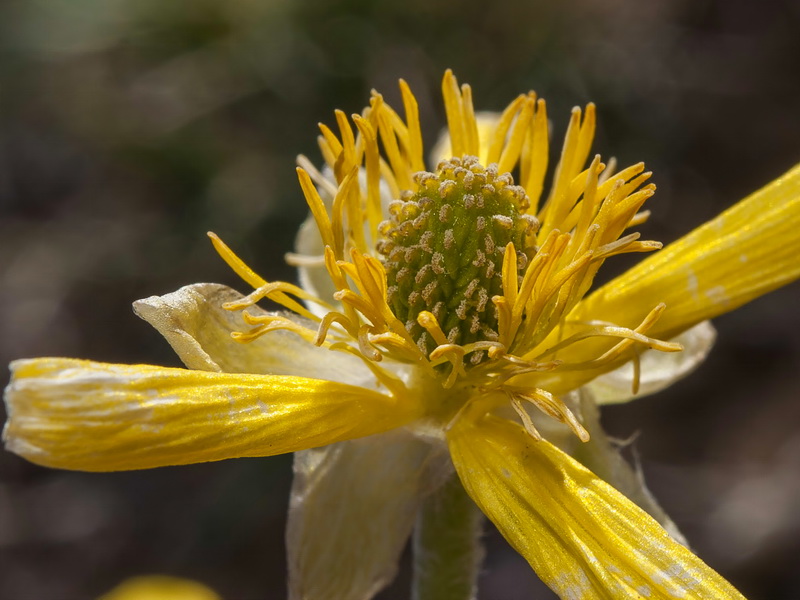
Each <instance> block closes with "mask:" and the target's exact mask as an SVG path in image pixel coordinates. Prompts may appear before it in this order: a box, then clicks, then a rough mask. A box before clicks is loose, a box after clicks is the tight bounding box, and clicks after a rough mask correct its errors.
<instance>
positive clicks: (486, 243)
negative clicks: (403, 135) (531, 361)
mask: <svg viewBox="0 0 800 600" xmlns="http://www.w3.org/2000/svg"><path fill="white" fill-rule="evenodd" d="M414 181H415V183H416V184H417V186H416V187H417V191H416V192H405V193H404V194H403V195H402V197H401V199H400V200H396V201H394V202H392V203H391V204H390V205H389V216H390V218H389V219H388V220H386V221H384V222H383V223H381V225H380V228H379V233H380V235H381V240H380V241H379V243H378V245H377V250H378V252H379V253H380V254H381V255H382V256H383V257H384V260H383V263H384V268H385V269H386V277H387V285H388V289H387V296H388V298H387V299H388V302H389V306H391V308H392V312H393V313H394V314H395V315H396V316H397V318H398V319H400V320H401V321H403V322H404V323H405V326H406V329H407V330H408V332H409V333H410V334H411V336H412V338H413V339H414V340H415V341H416V343H417V345H418V346H419V348H420V350H422V351H423V352H424V353H425V354H426V355H427V354H429V353H430V352H431V351H432V350H433V349H434V348H435V347H436V345H437V344H436V342H435V341H434V340H433V339H432V338H431V336H430V334H429V333H428V331H426V329H425V328H424V327H423V326H422V325H421V324H420V323H419V315H420V313H422V312H423V311H428V312H430V313H431V314H433V316H434V317H435V318H436V321H437V322H438V323H439V325H440V327H441V329H442V331H443V332H444V333H445V335H446V336H447V341H448V342H449V343H450V344H457V345H465V344H470V343H473V342H478V341H495V340H497V338H498V332H497V318H498V315H497V308H496V307H495V306H494V304H493V303H492V302H491V299H492V297H494V296H496V295H500V294H502V293H503V280H502V274H501V272H502V265H503V255H504V252H505V249H506V246H507V245H508V243H509V242H511V243H513V245H514V247H515V248H519V249H521V250H517V251H516V252H517V269H518V272H520V273H522V272H524V269H525V266H526V264H527V263H528V260H529V259H530V258H532V256H533V254H534V253H535V246H534V245H533V244H532V243H531V244H529V243H528V239H529V238H530V239H532V235H533V234H534V233H535V231H536V227H537V221H536V219H535V218H534V217H532V216H530V215H527V214H525V211H526V209H527V208H528V207H529V205H530V204H529V200H528V196H527V194H526V193H525V190H524V188H522V187H521V186H517V185H514V181H513V179H512V176H511V174H510V173H503V174H499V173H498V171H497V165H495V164H492V165H489V166H488V167H484V166H483V165H481V164H480V162H479V161H478V159H477V158H476V157H474V156H465V157H463V158H458V157H454V158H450V159H449V160H445V161H442V162H441V163H440V164H439V165H438V167H437V170H436V173H430V172H425V171H423V172H419V173H416V174H415V175H414ZM520 278H521V276H520ZM483 358H484V353H483V352H475V353H473V354H472V355H471V356H470V361H471V362H472V363H473V364H476V363H478V362H480V361H481V360H482V359H483Z"/></svg>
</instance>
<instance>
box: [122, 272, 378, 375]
mask: <svg viewBox="0 0 800 600" xmlns="http://www.w3.org/2000/svg"><path fill="white" fill-rule="evenodd" d="M242 298H243V296H242V295H241V294H240V293H239V292H237V291H236V290H233V289H231V288H229V287H227V286H224V285H220V284H217V283H197V284H194V285H187V286H185V287H182V288H181V289H179V290H178V291H176V292H173V293H171V294H166V295H165V296H151V297H149V298H145V299H144V300H138V301H137V302H134V304H133V309H134V311H135V312H136V314H137V315H139V316H140V317H141V318H142V319H144V320H145V321H147V322H148V323H150V325H152V326H153V327H155V328H156V329H157V330H158V332H159V333H160V334H161V335H163V336H164V337H165V338H166V339H167V341H168V342H169V343H170V345H171V346H172V348H173V349H174V350H175V352H176V353H177V354H178V356H179V357H180V358H181V360H182V361H183V363H184V364H185V365H186V366H187V367H189V368H190V369H198V370H200V371H216V372H224V373H257V374H258V373H269V374H271V375H296V376H300V377H313V378H315V379H327V380H330V381H339V382H342V383H351V384H354V385H364V384H366V383H367V382H371V381H372V380H373V378H372V376H371V374H370V372H369V370H368V369H366V368H365V367H364V366H363V364H362V363H361V361H359V360H358V359H357V358H355V357H353V356H350V355H347V354H343V353H340V352H331V351H330V350H326V349H324V348H318V347H316V346H314V345H313V344H310V343H308V342H306V341H305V340H303V339H302V338H301V337H300V336H298V335H297V334H295V333H291V332H289V331H271V332H270V334H269V336H265V337H259V338H256V339H254V340H252V341H251V342H248V343H246V344H243V343H241V342H237V341H236V340H234V339H233V338H232V337H231V332H235V331H248V330H249V329H250V325H248V324H247V323H246V322H245V321H244V319H243V318H242V312H240V311H229V310H225V309H224V308H222V306H223V305H224V304H226V303H228V302H236V301H238V300H241V299H242ZM247 313H248V314H249V315H251V316H253V317H255V318H259V317H263V316H266V315H268V314H275V313H267V312H266V311H264V310H262V309H261V308H259V307H258V306H252V307H250V308H248V309H247ZM280 315H281V316H282V317H283V318H286V319H290V320H291V321H293V322H295V323H296V324H297V325H299V326H301V327H305V328H308V329H310V330H316V329H317V324H316V323H313V322H311V321H309V320H308V319H304V318H302V317H299V316H297V315H294V314H292V313H289V312H283V313H280Z"/></svg>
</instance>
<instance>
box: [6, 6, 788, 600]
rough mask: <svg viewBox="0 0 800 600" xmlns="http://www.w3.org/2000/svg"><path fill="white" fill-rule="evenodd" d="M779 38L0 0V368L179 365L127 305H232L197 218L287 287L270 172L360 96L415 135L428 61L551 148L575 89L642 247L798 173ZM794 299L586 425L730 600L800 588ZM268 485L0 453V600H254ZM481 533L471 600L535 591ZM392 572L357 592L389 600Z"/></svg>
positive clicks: (218, 471) (267, 577)
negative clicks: (535, 124)
mask: <svg viewBox="0 0 800 600" xmlns="http://www.w3.org/2000/svg"><path fill="white" fill-rule="evenodd" d="M798 30H800V5H798V3H797V2H796V1H794V0H770V1H765V2H752V1H750V0H653V1H648V2H639V1H636V0H607V1H605V2H596V1H592V0H563V1H559V2H555V1H551V2H542V1H531V2H522V1H519V2H513V1H509V0H498V1H495V2H493V3H491V4H489V3H485V2H477V1H474V0H469V1H466V2H432V1H431V0H388V1H383V2H370V1H368V0H331V1H323V0H295V1H292V0H226V1H224V2H221V1H218V0H170V1H169V2H164V1H162V0H6V1H5V2H3V3H2V4H1V5H0V80H1V83H0V94H1V96H0V102H1V103H2V104H1V106H2V109H1V110H0V123H1V124H2V128H1V129H0V362H1V363H6V362H8V361H9V360H12V359H14V358H20V357H32V356H39V355H63V356H74V357H86V358H92V359H96V360H104V361H118V362H145V363H155V364H162V365H175V366H177V365H178V362H177V360H176V358H175V357H174V356H173V354H172V352H171V350H170V349H169V347H168V345H167V344H166V342H164V341H163V340H162V339H161V338H160V337H159V336H158V335H157V334H156V333H155V331H153V330H151V329H150V328H149V326H147V325H146V324H145V323H143V322H142V321H140V320H139V319H137V318H136V317H135V316H134V315H133V313H132V312H131V310H130V302H131V301H132V300H134V299H137V298H142V297H146V296H149V295H152V294H162V293H166V292H169V291H172V290H174V289H177V288H178V287H180V286H182V285H184V284H188V283H192V282H197V281H215V282H222V283H227V284H230V285H233V286H236V287H238V288H239V289H243V288H244V287H245V286H244V284H242V283H241V282H239V281H237V279H236V278H235V276H234V275H233V274H232V273H231V272H230V271H229V270H228V269H227V268H226V267H225V265H224V264H223V263H222V261H221V260H220V259H219V258H218V257H217V256H216V255H215V253H214V252H213V251H212V248H211V246H210V244H209V243H208V240H207V238H206V236H205V232H206V231H207V230H209V229H212V230H214V231H216V232H217V233H218V234H220V235H221V236H222V237H223V238H224V239H226V240H227V241H228V243H229V244H231V245H232V246H233V247H234V248H236V249H237V251H239V252H240V254H241V256H242V257H243V258H244V259H245V260H247V261H248V262H249V263H250V264H251V265H252V266H253V267H255V268H256V269H257V270H258V271H260V272H261V273H263V274H265V275H266V276H267V277H269V278H271V279H289V280H291V279H292V278H293V273H292V271H291V270H290V269H289V268H288V267H286V265H285V264H284V263H283V259H282V257H283V254H284V253H285V252H287V251H289V250H291V248H292V242H293V236H294V232H295V231H296V229H297V226H298V225H299V223H300V222H301V220H302V219H303V218H304V216H305V213H306V209H305V206H304V202H303V200H302V196H301V194H300V192H299V190H298V186H297V183H296V179H295V174H294V170H293V164H294V158H295V156H296V155H297V154H298V153H305V154H307V155H309V156H310V157H312V159H313V160H315V161H317V160H318V159H319V155H318V153H317V150H316V142H315V138H316V135H317V129H316V123H317V122H318V121H325V122H327V123H331V122H332V121H333V114H332V111H333V109H334V108H337V107H338V108H342V109H344V110H345V111H346V112H355V111H360V110H361V108H362V107H363V105H364V104H365V103H366V100H367V98H368V94H369V91H370V89H371V88H377V89H379V90H380V91H382V92H383V93H384V94H385V96H386V97H387V98H388V99H389V100H393V101H395V102H397V100H398V91H397V85H396V80H397V78H398V77H404V78H405V79H406V80H407V81H409V82H410V83H411V85H412V86H413V88H414V90H415V91H416V93H417V95H418V98H419V100H420V104H421V110H422V119H423V126H424V132H425V134H426V139H427V140H428V144H429V146H430V144H432V142H433V140H434V139H435V137H436V134H437V131H438V130H439V128H440V127H441V126H442V125H443V123H444V116H443V109H442V105H441V102H440V96H439V91H438V90H439V80H440V77H441V74H442V72H443V70H444V69H445V68H447V67H452V68H453V69H454V70H455V72H456V74H457V75H458V76H459V78H460V79H461V80H462V81H468V82H470V83H472V85H473V89H474V93H475V104H476V106H477V107H479V108H481V109H486V110H498V109H500V108H502V107H503V106H504V105H505V103H507V102H508V101H509V100H510V99H511V98H512V97H513V96H515V95H516V94H517V93H519V92H521V91H526V90H528V89H535V90H536V91H537V92H538V93H539V94H540V95H542V96H544V97H545V98H546V99H547V101H548V105H549V106H548V109H549V110H548V113H549V115H550V116H551V118H552V119H553V128H554V137H555V139H560V137H561V136H562V135H563V132H564V128H565V125H566V121H567V118H568V114H569V109H570V108H571V107H572V106H573V105H575V104H585V103H586V102H587V101H590V100H593V101H595V102H596V103H597V104H598V106H599V122H600V125H599V129H598V139H597V143H596V146H595V148H596V149H597V150H598V151H599V152H601V153H602V154H603V155H604V156H609V155H615V156H616V157H617V158H618V159H619V160H620V161H621V163H622V164H629V163H632V162H636V161H639V160H644V161H646V162H647V163H648V166H649V167H650V168H651V169H652V170H653V171H654V172H655V177H654V181H655V182H656V184H657V185H658V187H659V191H658V193H657V195H656V197H655V199H654V200H652V201H651V203H650V208H651V209H652V210H653V213H654V216H653V218H652V220H651V222H650V223H648V224H647V225H646V226H644V227H643V228H642V230H643V232H644V234H645V236H646V237H648V238H652V239H660V240H662V241H665V242H669V241H671V240H674V239H676V238H677V237H679V236H680V235H681V234H682V233H684V232H686V231H688V230H689V229H691V228H692V227H694V226H696V225H698V224H700V223H702V222H703V221H705V220H706V219H708V218H710V217H712V216H714V215H715V214H716V213H718V212H719V211H720V210H722V209H723V208H725V207H727V206H729V205H730V204H732V203H733V202H734V201H736V200H737V199H739V198H741V197H743V196H744V195H746V194H747V193H749V192H751V191H753V190H754V189H756V188H758V187H759V186H760V185H762V184H764V183H766V182H768V181H770V180H772V179H774V178H775V177H777V176H779V175H780V174H782V173H783V172H784V171H786V170H787V169H788V168H789V167H790V166H792V165H793V164H794V163H796V162H797V161H798V160H800V110H798V107H800V36H798V34H797V31H798ZM554 146H555V145H554ZM798 234H799V235H800V232H799V233H798ZM798 260H800V258H798ZM624 266H625V261H624V259H619V264H618V265H617V266H616V268H617V269H621V268H623V267H624ZM614 268H615V267H612V268H611V271H613V270H614ZM799 302H800V287H798V285H797V284H795V285H792V286H789V287H788V288H786V289H783V290H781V291H778V292H777V293H774V294H772V295H770V296H767V297H765V298H762V299H760V300H758V301H756V302H754V303H753V304H752V305H749V306H747V307H745V308H743V309H741V310H739V311H737V312H736V313H734V314H731V315H727V316H724V317H722V318H720V319H718V320H717V321H716V325H717V327H718V329H719V341H718V345H717V348H716V349H715V351H714V352H713V353H712V355H711V357H710V358H709V359H708V361H707V362H706V364H705V365H704V366H703V367H702V369H701V370H700V371H698V372H697V373H695V374H694V375H692V376H691V377H689V378H688V379H686V380H684V381H683V382H681V383H679V384H677V385H675V386H674V387H672V388H671V389H670V390H668V391H667V392H664V393H661V394H659V395H657V396H655V397H652V398H649V399H646V400H642V401H639V402H637V403H634V404H632V405H627V406H619V407H614V408H610V409H607V410H605V412H604V421H605V423H606V425H607V428H608V429H609V430H610V431H611V432H612V433H614V434H615V435H618V436H619V437H622V438H627V437H629V436H631V435H633V434H635V433H638V434H639V437H638V438H637V440H636V442H635V444H634V447H635V449H636V452H637V454H638V457H639V460H640V461H641V464H642V467H643V469H644V472H645V474H646V476H647V479H648V481H649V483H650V486H651V488H652V489H653V490H654V491H655V493H656V494H657V496H658V497H659V498H660V499H661V501H662V503H663V505H664V506H665V507H666V509H667V510H668V512H669V513H671V515H672V516H673V517H674V518H675V520H676V521H677V523H678V524H679V525H680V527H681V528H682V529H683V530H684V532H685V533H686V534H687V535H688V537H689V539H690V540H691V541H692V543H693V545H694V548H695V549H696V550H697V551H698V552H699V553H700V555H701V556H703V557H704V558H705V559H706V561H707V562H709V563H710V564H711V565H713V566H714V567H715V568H717V569H718V570H719V571H721V572H722V573H723V574H724V575H725V576H726V577H728V578H729V579H730V580H731V581H732V582H733V583H734V584H736V585H737V586H739V587H740V588H741V589H742V591H743V592H745V594H746V595H748V597H750V598H753V599H762V600H774V599H796V598H799V597H800V571H799V570H798V569H797V566H798V557H799V556H800V377H798V371H800V311H798V310H797V305H798V303H799ZM6 381H7V373H6V372H3V373H2V374H0V384H5V382H6ZM290 479H291V473H290V459H289V458H288V457H278V458H271V459H246V460H232V461H226V462H222V463H214V464H205V465H195V466H188V467H180V468H164V469H159V470H154V471H146V472H133V473H118V474H85V473H67V472H59V471H52V470H47V469H43V468H39V467H36V466H34V465H31V464H28V463H26V462H24V461H23V460H21V459H19V458H17V457H16V456H13V455H11V454H9V453H5V452H0V598H9V599H15V600H28V599H36V600H82V599H90V598H94V597H96V596H97V595H99V594H100V593H103V592H105V591H107V590H108V589H110V588H111V587H112V586H113V585H115V584H116V583H117V582H119V581H120V580H122V579H124V578H126V577H129V576H132V575H138V574H142V573H153V572H158V573H168V574H173V575H181V576H187V577H191V578H194V579H197V580H199V581H202V582H205V583H206V584H208V585H210V586H212V587H213V588H215V589H216V590H217V591H219V592H220V593H221V594H223V595H224V596H225V598H228V599H230V600H250V599H257V598H261V599H263V598H268V599H272V598H282V597H284V594H285V558H284V554H283V525H284V519H285V511H286V505H287V501H288V487H289V484H290ZM487 545H488V548H489V557H488V560H487V562H486V568H485V574H484V576H483V578H482V581H481V588H482V597H483V598H487V599H500V600H506V599H508V600H514V599H517V598H520V599H521V598H552V595H551V594H550V593H549V592H548V591H547V590H546V589H543V588H542V586H541V585H540V584H539V583H538V582H537V580H536V578H535V576H534V575H533V574H532V573H531V572H530V570H529V569H528V567H527V566H526V564H525V563H524V561H523V560H522V559H521V558H520V557H519V556H517V555H516V554H515V553H514V552H512V551H511V550H510V549H509V548H508V547H507V546H506V544H505V542H503V540H502V539H501V538H499V536H498V535H497V533H496V532H494V531H492V530H491V528H487ZM332 550H333V551H335V549H332ZM407 562H408V559H407V557H406V558H405V562H404V565H403V569H402V571H401V576H400V577H399V579H398V580H397V581H396V582H395V583H394V584H393V585H392V586H391V587H390V588H389V589H387V590H386V591H385V592H384V593H383V594H382V595H381V596H380V598H381V599H382V600H390V599H393V598H406V597H407V595H408V565H407Z"/></svg>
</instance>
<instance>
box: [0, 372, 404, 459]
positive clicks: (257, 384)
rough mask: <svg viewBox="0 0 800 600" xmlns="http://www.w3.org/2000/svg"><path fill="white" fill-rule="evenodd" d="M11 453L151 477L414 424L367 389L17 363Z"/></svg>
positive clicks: (399, 406)
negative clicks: (167, 469)
mask: <svg viewBox="0 0 800 600" xmlns="http://www.w3.org/2000/svg"><path fill="white" fill-rule="evenodd" d="M11 370H12V380H11V383H10V384H9V386H8V388H6V393H5V400H6V405H7V408H8V416H9V419H8V423H7V424H6V428H5V430H4V432H3V435H4V439H5V442H6V447H7V448H8V449H9V450H10V451H12V452H15V453H17V454H19V455H20V456H23V457H25V458H26V459H28V460H30V461H32V462H35V463H38V464H42V465H45V466H49V467H58V468H64V469H77V470H84V471H119V470H127V469H145V468H150V467H160V466H165V465H179V464H189V463H196V462H206V461H212V460H221V459H224V458H234V457H239V456H270V455H274V454H282V453H285V452H294V451H295V450H302V449H305V448H312V447H316V446H322V445H325V444H330V443H333V442H338V441H341V440H345V439H350V438H357V437H362V436H366V435H371V434H373V433H378V432H381V431H385V430H387V429H391V428H394V427H398V426H401V425H403V424H405V423H406V422H407V421H409V420H410V419H412V418H413V417H414V415H413V414H412V412H413V409H412V406H411V403H409V402H400V401H398V400H395V399H394V398H391V397H389V396H385V395H383V394H380V393H378V392H375V391H371V390H367V389H364V388H360V387H355V386H350V385H345V384H341V383H334V382H330V381H321V380H317V379H306V378H301V377H289V376H273V375H236V374H229V373H207V372H202V371H189V370H186V369H169V368H163V367H153V366H148V365H133V366H131V365H112V364H106V363H96V362H91V361H84V360H74V359H67V358H38V359H31V360H19V361H16V362H13V363H12V364H11Z"/></svg>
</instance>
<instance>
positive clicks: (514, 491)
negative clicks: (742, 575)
mask: <svg viewBox="0 0 800 600" xmlns="http://www.w3.org/2000/svg"><path fill="white" fill-rule="evenodd" d="M448 442H449V445H450V451H451V454H452V457H453V462H454V464H455V467H456V470H457V471H458V475H459V477H460V478H461V481H462V482H463V483H464V487H465V489H466V490H467V493H469V495H470V496H471V497H472V499H473V500H475V502H476V503H477V504H478V506H480V507H481V509H482V510H483V512H484V513H486V515H487V516H488V517H489V519H491V520H492V522H494V524H495V525H496V526H497V528H498V529H499V530H500V532H501V533H502V534H503V536H505V538H506V539H507V540H508V541H509V542H510V543H511V545H512V546H514V548H516V550H517V551H518V552H519V553H520V554H522V555H523V556H524V557H525V558H526V559H527V560H528V562H529V563H530V564H531V566H532V567H533V569H534V570H535V571H536V573H537V575H539V577H540V578H541V579H542V580H543V581H544V582H545V583H546V584H547V585H548V586H550V588H551V589H553V590H554V591H555V592H556V593H557V594H559V595H560V596H561V597H562V598H568V599H570V600H598V599H606V600H617V599H619V598H653V599H656V598H658V599H667V598H685V599H695V600H701V599H703V600H707V599H709V598H714V599H715V600H725V599H730V598H737V599H741V598H742V596H741V595H740V594H739V593H738V592H737V591H736V590H735V589H734V588H733V587H732V586H731V585H730V584H729V583H728V582H727V581H725V580H724V579H723V578H722V577H720V576H719V575H718V574H717V573H715V572H714V571H713V570H712V569H710V568H709V567H708V566H707V565H705V563H703V562H702V561H701V560H700V559H699V558H697V557H696V556H695V555H693V554H692V553H691V552H690V551H689V550H688V549H686V548H685V547H684V546H681V545H680V544H678V543H677V542H675V541H673V540H672V539H671V538H670V537H669V535H668V534H667V532H666V531H664V529H662V528H661V526H660V525H658V523H656V521H655V520H653V518H652V517H650V516H649V515H647V514H646V513H645V512H644V511H643V510H641V509H640V508H638V507H637V506H636V505H634V504H633V503H632V502H631V501H630V500H628V499H627V498H625V496H623V495H622V494H621V493H619V492H618V491H617V490H615V489H614V488H612V487H611V486H610V485H608V484H607V483H605V482H604V481H602V480H601V479H600V478H599V477H597V476H596V475H594V474H593V473H592V472H591V471H589V470H587V469H586V468H585V467H583V466H581V465H580V464H579V463H578V462H576V461H575V460H573V459H572V458H570V457H569V456H567V455H566V454H564V453H563V452H561V451H560V450H558V449H557V448H556V447H555V446H553V445H552V444H550V443H548V442H546V441H539V442H537V441H534V440H533V439H532V438H531V437H530V436H528V435H527V434H526V433H525V430H524V429H522V427H520V426H518V425H516V424H514V423H512V422H510V421H505V420H502V419H498V418H497V417H486V418H485V419H483V420H480V421H475V420H472V419H469V418H461V419H459V421H458V422H457V423H456V424H455V425H454V426H453V427H452V429H451V430H450V432H449V433H448Z"/></svg>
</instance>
